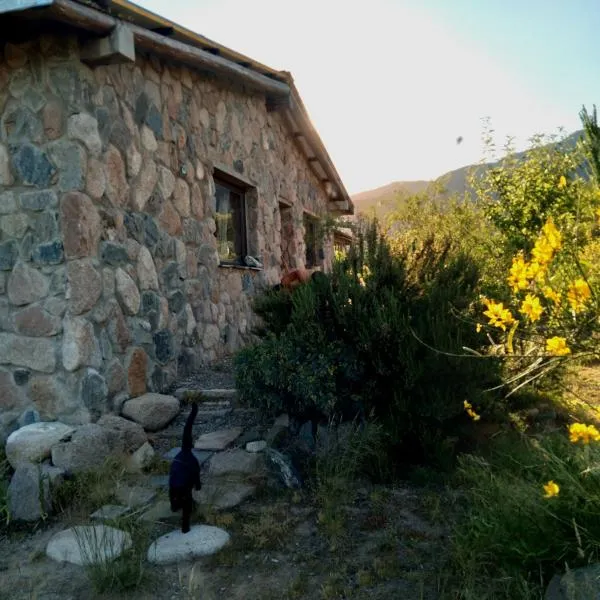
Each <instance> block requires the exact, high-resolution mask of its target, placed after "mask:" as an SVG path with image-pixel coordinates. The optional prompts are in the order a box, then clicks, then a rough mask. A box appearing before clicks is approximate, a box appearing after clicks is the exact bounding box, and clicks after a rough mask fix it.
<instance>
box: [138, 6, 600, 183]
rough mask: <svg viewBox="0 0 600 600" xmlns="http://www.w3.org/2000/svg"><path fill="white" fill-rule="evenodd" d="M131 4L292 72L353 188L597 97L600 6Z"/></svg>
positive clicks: (553, 120) (429, 169)
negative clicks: (488, 128)
mask: <svg viewBox="0 0 600 600" xmlns="http://www.w3.org/2000/svg"><path fill="white" fill-rule="evenodd" d="M137 2H138V4H140V5H141V6H144V7H145V8H147V9H149V10H152V11H154V12H156V13H158V14H160V15H162V16H164V17H167V18H169V19H171V20H173V21H175V22H177V23H179V24H181V25H183V26H185V27H187V28H189V29H192V30H194V31H196V32H198V33H201V34H202V35H205V36H207V37H209V38H211V39H213V40H214V41H217V42H219V43H221V44H223V45H225V46H228V47H230V48H233V49H234V50H237V51H239V52H241V53H243V54H246V55H248V56H250V57H251V58H254V59H255V60H258V61H260V62H262V63H264V64H266V65H268V66H270V67H273V68H276V69H284V70H288V71H291V72H292V74H293V76H294V79H295V81H296V85H297V87H298V89H299V91H300V94H301V96H302V98H303V100H304V102H305V104H306V106H307V109H308V111H309V114H310V116H311V118H312V121H313V123H314V125H315V127H316V128H317V130H318V131H319V133H320V135H321V138H322V139H323V142H324V143H325V146H326V147H327V150H328V151H329V154H330V155H331V157H332V159H333V162H334V163H335V165H336V167H337V169H338V171H339V173H340V175H341V177H342V180H343V181H344V183H345V184H346V187H347V188H348V191H349V192H350V193H355V192H359V191H362V190H366V189H370V188H373V187H377V186H380V185H384V184H386V183H389V182H391V181H394V180H413V179H431V178H434V177H437V176H438V175H441V174H443V173H445V172H447V171H449V170H452V169H455V168H458V167H460V166H463V165H466V164H470V163H473V162H477V161H478V160H480V158H481V156H482V145H481V132H482V119H483V118H484V117H490V118H491V121H492V125H493V127H494V129H495V130H496V132H497V136H498V141H499V142H503V141H504V138H505V136H506V135H513V136H515V137H516V138H517V139H518V140H521V141H522V143H521V145H523V144H524V143H525V140H527V138H528V137H529V136H531V135H532V134H534V133H542V132H543V133H555V132H556V131H557V129H558V127H560V126H562V127H564V128H565V129H566V130H567V131H568V132H570V131H573V130H575V129H579V128H580V123H579V118H578V112H579V110H580V108H581V105H582V104H586V105H587V106H588V107H591V105H592V104H593V103H597V104H599V105H600V34H599V33H598V32H600V0H420V1H419V0H368V1H365V0H345V1H344V0H302V1H295V2H290V1H289V0H193V1H192V0H137ZM459 136H462V138H463V142H462V143H461V144H457V142H456V140H457V138H458V137H459Z"/></svg>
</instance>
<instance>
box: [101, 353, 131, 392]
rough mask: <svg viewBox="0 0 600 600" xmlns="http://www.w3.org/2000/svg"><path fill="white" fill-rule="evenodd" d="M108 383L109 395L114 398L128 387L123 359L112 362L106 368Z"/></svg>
mask: <svg viewBox="0 0 600 600" xmlns="http://www.w3.org/2000/svg"><path fill="white" fill-rule="evenodd" d="M105 377H106V383H107V385H108V395H109V396H114V395H115V394H116V393H117V392H120V391H121V390H122V389H124V388H125V386H126V385H127V376H126V374H125V368H124V367H123V365H122V364H121V359H114V360H112V361H111V362H110V363H109V365H108V366H107V367H106V372H105Z"/></svg>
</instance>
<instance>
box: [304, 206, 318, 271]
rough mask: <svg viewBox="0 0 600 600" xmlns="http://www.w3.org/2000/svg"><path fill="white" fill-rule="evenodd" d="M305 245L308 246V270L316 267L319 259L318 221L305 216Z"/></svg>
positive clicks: (306, 263)
mask: <svg viewBox="0 0 600 600" xmlns="http://www.w3.org/2000/svg"><path fill="white" fill-rule="evenodd" d="M304 244H305V246H306V258H305V261H304V265H305V266H306V268H307V269H310V268H312V267H316V266H317V263H318V259H319V239H318V223H317V220H316V219H315V218H313V217H310V216H308V215H304Z"/></svg>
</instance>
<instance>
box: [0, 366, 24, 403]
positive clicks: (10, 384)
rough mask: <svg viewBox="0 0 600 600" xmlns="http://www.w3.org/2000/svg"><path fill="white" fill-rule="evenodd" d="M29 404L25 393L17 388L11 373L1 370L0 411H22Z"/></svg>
mask: <svg viewBox="0 0 600 600" xmlns="http://www.w3.org/2000/svg"><path fill="white" fill-rule="evenodd" d="M26 404H28V398H27V397H26V395H25V393H24V391H23V390H22V389H21V388H19V387H17V385H16V384H15V382H14V380H13V377H12V376H11V373H10V371H4V370H0V411H9V410H13V409H20V408H22V407H23V406H25V405H26Z"/></svg>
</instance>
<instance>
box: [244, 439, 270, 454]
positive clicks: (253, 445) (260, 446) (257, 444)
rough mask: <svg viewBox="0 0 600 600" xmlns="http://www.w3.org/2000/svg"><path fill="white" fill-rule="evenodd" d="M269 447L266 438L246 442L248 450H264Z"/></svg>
mask: <svg viewBox="0 0 600 600" xmlns="http://www.w3.org/2000/svg"><path fill="white" fill-rule="evenodd" d="M266 447H267V442H265V440H256V441H254V442H248V443H247V444H246V452H262V451H263V450H264V449H265V448H266Z"/></svg>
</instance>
